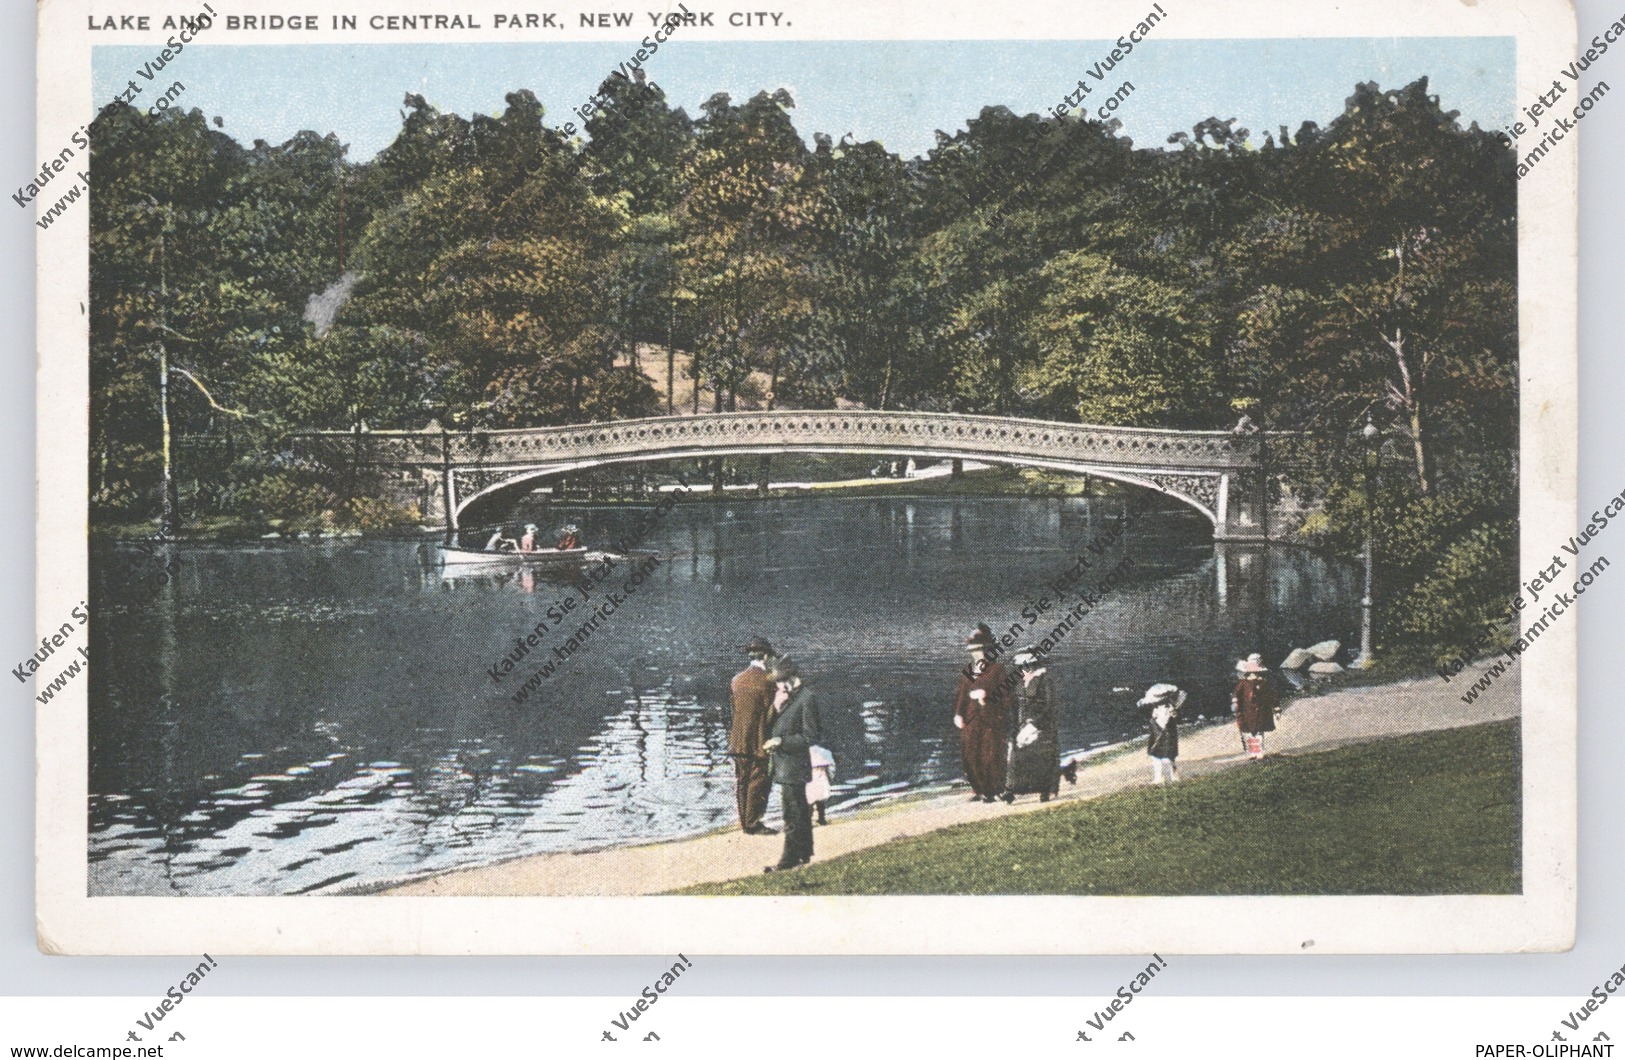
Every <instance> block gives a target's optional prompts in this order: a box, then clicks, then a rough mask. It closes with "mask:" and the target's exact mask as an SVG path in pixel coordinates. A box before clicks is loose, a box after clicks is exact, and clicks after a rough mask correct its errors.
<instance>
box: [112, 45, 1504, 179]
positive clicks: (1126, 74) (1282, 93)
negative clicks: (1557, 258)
mask: <svg viewBox="0 0 1625 1060" xmlns="http://www.w3.org/2000/svg"><path fill="white" fill-rule="evenodd" d="M1111 48H1112V43H1111V42H1109V41H1052V40H1046V41H783V42H769V43H763V42H754V41H753V42H719V41H683V40H682V39H681V38H680V37H674V38H673V39H672V40H671V41H669V42H667V43H666V44H665V45H664V46H662V47H661V49H660V50H659V51H658V52H657V53H656V54H655V55H654V56H652V57H651V58H650V59H649V61H648V63H647V64H646V69H647V71H648V73H649V76H650V78H651V79H652V80H654V81H655V82H657V83H658V84H659V85H660V86H661V87H662V88H663V89H665V91H666V96H667V99H668V100H669V101H671V103H672V104H673V105H675V106H681V107H683V108H685V109H686V110H687V111H688V113H689V115H690V116H697V115H698V114H699V106H700V104H701V103H703V102H704V101H705V100H707V99H709V98H710V97H711V96H712V95H714V94H715V93H717V92H727V93H729V94H730V95H732V96H733V97H734V99H735V100H736V101H743V100H744V99H746V98H748V97H750V96H752V95H754V94H755V93H757V92H758V91H761V90H763V89H766V90H769V91H771V90H773V89H777V88H780V87H783V88H787V89H788V90H789V91H790V94H791V96H792V97H793V98H794V99H795V102H796V109H795V110H794V111H793V112H792V117H793V119H794V121H795V124H796V127H797V128H798V129H799V130H800V131H801V134H802V136H803V138H805V139H806V140H807V142H808V144H809V145H810V144H811V142H812V134H813V133H814V132H826V133H829V134H830V135H832V136H833V137H834V138H835V139H837V140H838V139H840V138H841V137H842V136H843V135H845V134H846V133H849V132H850V133H852V134H853V136H854V137H855V138H856V139H857V140H860V141H862V140H870V139H874V140H879V141H880V142H882V143H883V144H884V145H885V146H886V147H887V149H889V150H892V151H895V152H897V153H899V154H901V155H903V156H904V157H909V156H913V155H918V154H923V153H924V152H925V151H927V150H928V149H929V148H930V147H931V146H932V145H933V144H934V143H935V132H936V131H937V130H942V131H944V132H947V133H949V134H952V133H953V132H955V131H957V130H959V129H963V128H964V127H965V122H966V120H967V119H969V118H971V117H974V116H975V115H976V114H977V113H978V112H979V111H980V110H981V109H982V107H984V106H997V105H1000V104H1002V105H1004V106H1007V107H1009V108H1010V109H1011V110H1014V111H1015V112H1017V113H1018V114H1027V113H1042V112H1044V111H1047V110H1048V108H1050V107H1052V106H1054V105H1055V104H1057V103H1059V102H1061V100H1062V98H1063V97H1064V96H1066V95H1067V94H1068V93H1070V92H1072V91H1074V90H1075V88H1076V86H1077V83H1078V81H1080V80H1082V81H1084V82H1085V83H1087V84H1090V85H1091V86H1094V92H1093V94H1092V96H1091V97H1089V98H1090V100H1091V101H1095V102H1098V101H1099V100H1100V99H1102V98H1103V97H1104V96H1106V95H1109V94H1110V93H1112V92H1113V90H1115V89H1117V88H1118V86H1119V85H1121V84H1122V83H1123V82H1124V81H1128V82H1130V83H1131V84H1132V85H1133V90H1132V93H1131V94H1128V95H1127V97H1126V98H1125V99H1124V101H1123V103H1122V105H1121V106H1120V107H1119V109H1118V110H1117V111H1115V112H1114V113H1113V114H1112V117H1115V118H1117V119H1119V120H1120V121H1122V123H1123V130H1122V131H1123V133H1124V135H1127V136H1129V137H1131V138H1132V139H1133V140H1134V142H1135V143H1136V144H1137V145H1139V146H1144V147H1150V146H1159V145H1161V144H1163V143H1164V142H1165V141H1166V140H1167V137H1168V135H1169V134H1170V133H1173V132H1177V131H1186V132H1188V131H1189V130H1190V128H1191V126H1192V125H1194V124H1196V123H1197V122H1199V121H1202V120H1203V119H1205V118H1207V117H1209V116H1213V117H1218V118H1219V119H1221V120H1223V119H1226V118H1231V117H1234V118H1236V119H1238V124H1239V125H1241V126H1242V127H1245V128H1248V129H1251V130H1252V131H1253V140H1254V142H1255V143H1260V142H1262V140H1263V136H1264V133H1265V132H1266V131H1274V130H1276V129H1277V128H1278V127H1279V126H1281V125H1286V126H1288V127H1289V128H1290V129H1292V130H1293V131H1296V130H1297V128H1298V125H1299V124H1300V123H1301V122H1303V121H1306V120H1308V121H1315V122H1319V123H1320V124H1322V125H1325V124H1327V123H1328V122H1329V121H1330V120H1331V119H1332V118H1334V117H1336V116H1337V115H1338V114H1340V113H1341V112H1342V110H1343V104H1344V100H1345V99H1347V97H1348V96H1349V95H1350V94H1351V92H1352V91H1353V89H1354V86H1355V84H1356V83H1357V82H1360V81H1375V82H1377V83H1378V84H1379V85H1380V86H1381V87H1382V88H1384V89H1389V88H1398V87H1400V86H1402V85H1405V84H1408V83H1409V82H1411V81H1414V80H1415V79H1416V78H1418V77H1422V76H1426V77H1428V79H1429V85H1430V91H1432V92H1433V93H1434V94H1436V95H1438V96H1439V97H1440V100H1441V102H1442V103H1443V105H1444V107H1445V109H1447V110H1457V111H1460V112H1461V117H1460V118H1459V119H1458V120H1459V121H1460V122H1461V123H1462V124H1463V125H1466V124H1468V123H1469V122H1473V121H1476V122H1477V123H1478V124H1479V126H1480V127H1482V128H1486V129H1490V128H1498V127H1501V126H1504V125H1506V124H1507V123H1509V122H1510V121H1511V120H1512V118H1513V109H1514V99H1513V96H1514V69H1515V63H1514V59H1515V46H1514V40H1513V38H1511V37H1451V38H1418V37H1402V38H1394V37H1381V38H1319V39H1304V38H1282V39H1268V40H1257V39H1255V40H1230V41H1224V40H1178V39H1161V40H1158V39H1155V38H1153V39H1152V40H1148V41H1146V42H1144V43H1142V44H1140V45H1138V46H1136V47H1135V49H1134V51H1133V52H1132V53H1131V54H1130V55H1128V56H1126V57H1125V58H1124V59H1123V61H1122V62H1121V63H1119V64H1118V66H1117V68H1116V69H1115V70H1112V71H1111V72H1109V73H1107V74H1106V78H1105V80H1104V81H1098V82H1097V81H1096V80H1095V78H1093V77H1090V76H1085V73H1084V71H1085V70H1086V69H1088V68H1090V67H1092V66H1093V64H1094V63H1095V62H1096V61H1097V60H1099V59H1101V58H1103V57H1104V56H1106V55H1107V54H1108V53H1109V52H1110V50H1111ZM628 53H629V42H626V41H581V42H568V43H558V44H551V43H549V44H334V45H266V46H242V45H231V46H223V45H214V46H211V45H207V44H197V45H189V46H188V47H187V48H186V50H185V51H184V52H183V53H182V54H181V55H179V56H178V57H177V58H176V59H175V61H174V62H173V63H172V64H171V65H170V68H169V70H168V71H166V73H173V75H174V77H175V79H177V80H179V81H180V82H181V83H182V84H184V85H185V90H184V92H182V93H181V94H180V95H179V97H178V98H177V100H176V105H177V106H181V107H184V108H186V109H191V108H194V107H195V108H199V109H201V110H202V111H203V113H204V114H205V115H208V116H209V117H210V118H211V119H212V118H213V117H215V116H217V115H218V116H220V117H222V118H223V119H224V120H225V124H224V126H223V128H224V131H225V132H227V133H229V134H231V135H232V136H233V137H235V138H236V139H237V140H238V141H239V142H241V143H243V144H245V145H247V144H251V143H252V142H253V141H254V140H256V139H263V140H266V141H269V142H271V143H282V142H284V141H286V140H287V139H289V138H290V137H292V136H293V135H294V134H295V133H297V132H299V131H300V130H302V129H313V130H315V131H317V132H319V133H322V134H323V135H325V134H326V133H329V132H335V133H337V134H338V136H339V139H340V140H341V141H343V142H345V143H348V144H350V145H351V146H350V154H349V157H350V159H351V160H352V161H355V162H362V161H366V160H367V159H370V158H371V157H372V156H373V155H374V154H375V153H377V152H378V151H379V150H381V149H382V148H384V147H386V146H388V144H389V143H390V141H391V140H393V139H394V137H395V134H396V132H397V131H398V130H399V128H400V122H401V112H402V109H403V104H402V98H403V96H404V95H405V94H406V93H408V92H416V93H419V94H421V95H422V96H424V97H425V98H426V99H427V100H428V101H429V102H430V103H431V104H433V105H434V106H436V107H438V108H439V109H441V110H443V111H450V112H455V113H457V114H461V115H463V116H464V117H468V116H470V115H472V114H475V113H481V114H499V113H501V111H502V110H503V109H504V107H505V106H506V104H505V103H504V102H503V97H504V96H505V95H506V94H507V93H508V92H511V91H513V90H514V89H518V88H528V89H530V90H531V91H532V92H534V93H535V94H536V97H537V98H538V99H540V100H541V101H542V104H543V106H544V107H545V108H546V112H547V119H546V120H547V123H548V124H549V125H555V126H556V125H562V124H563V123H564V122H565V121H566V120H570V119H571V117H572V116H571V114H570V111H571V110H572V108H574V107H576V106H578V105H580V104H581V103H583V102H584V101H585V100H586V99H587V97H588V96H589V95H590V94H591V93H592V92H593V91H595V90H596V88H597V86H598V84H599V83H600V82H601V81H602V80H603V79H604V77H605V76H606V75H607V74H608V73H609V71H611V70H613V69H614V68H615V67H616V65H617V64H619V63H621V62H623V61H625V60H626V59H627V57H628ZM150 58H151V49H150V48H149V47H145V46H103V47H97V48H95V49H94V53H93V60H92V61H93V65H94V79H93V88H94V94H95V103H96V106H98V107H100V106H102V105H104V104H106V103H107V102H110V101H111V100H112V99H114V98H115V96H116V95H117V94H118V91H119V90H122V89H123V88H125V86H126V82H127V81H128V80H129V79H131V78H132V77H133V76H134V73H133V72H134V70H135V69H136V68H137V67H139V66H140V65H141V63H143V62H145V61H146V60H148V59H150ZM135 80H136V81H137V83H138V84H143V85H145V84H146V82H144V81H143V80H142V79H141V78H135ZM166 83H167V82H165V80H164V75H160V78H159V80H158V81H157V82H155V83H153V85H151V86H150V87H147V88H146V90H145V95H146V96H148V97H151V96H155V95H156V94H158V93H160V92H162V91H163V89H164V87H165V85H166ZM136 102H137V103H141V102H142V99H141V98H140V97H137V100H136ZM1092 109H1093V108H1091V111H1092ZM1091 116H1094V114H1093V113H1091ZM577 124H578V126H579V124H580V123H579V121H578V122H577Z"/></svg>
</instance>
